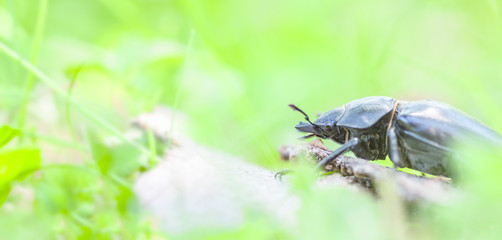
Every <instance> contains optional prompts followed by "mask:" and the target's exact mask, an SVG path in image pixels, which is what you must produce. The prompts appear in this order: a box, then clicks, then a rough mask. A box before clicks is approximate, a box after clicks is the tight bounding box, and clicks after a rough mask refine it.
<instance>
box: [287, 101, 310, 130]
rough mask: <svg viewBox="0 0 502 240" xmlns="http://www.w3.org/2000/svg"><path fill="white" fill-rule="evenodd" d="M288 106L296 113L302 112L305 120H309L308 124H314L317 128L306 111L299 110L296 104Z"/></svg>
mask: <svg viewBox="0 0 502 240" xmlns="http://www.w3.org/2000/svg"><path fill="white" fill-rule="evenodd" d="M288 106H289V107H290V108H291V109H293V110H294V111H298V112H301V113H302V114H303V115H304V116H305V120H307V122H309V123H310V124H312V125H314V126H317V125H316V124H314V123H313V122H311V121H310V119H309V116H308V115H307V114H306V113H305V112H304V111H302V110H301V109H299V108H298V107H297V106H295V105H294V104H288Z"/></svg>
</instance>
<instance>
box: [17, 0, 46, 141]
mask: <svg viewBox="0 0 502 240" xmlns="http://www.w3.org/2000/svg"><path fill="white" fill-rule="evenodd" d="M47 5H48V0H42V1H40V4H39V5H38V6H39V8H38V15H37V19H36V24H37V25H36V28H35V37H34V41H33V49H32V51H31V57H30V63H31V64H32V65H37V62H38V54H39V50H40V44H41V42H42V35H43V32H44V28H45V19H46V16H47ZM34 82H35V79H34V76H33V74H32V72H30V71H28V75H27V77H26V85H25V87H24V94H23V100H22V102H21V109H20V111H19V121H18V128H19V129H21V130H23V129H24V125H25V124H26V112H27V108H28V102H29V101H30V95H31V91H32V90H33V85H34ZM21 137H22V136H21Z"/></svg>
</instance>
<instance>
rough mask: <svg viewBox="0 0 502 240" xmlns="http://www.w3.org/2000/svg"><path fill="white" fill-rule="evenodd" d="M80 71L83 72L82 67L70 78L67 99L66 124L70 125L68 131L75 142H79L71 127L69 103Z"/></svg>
mask: <svg viewBox="0 0 502 240" xmlns="http://www.w3.org/2000/svg"><path fill="white" fill-rule="evenodd" d="M80 70H82V66H79V67H77V69H75V71H74V72H73V74H72V76H71V78H70V87H69V88H68V93H67V97H66V106H65V110H66V111H65V115H66V124H67V125H68V131H69V132H70V136H71V138H72V140H73V142H77V138H76V137H75V132H74V131H73V128H72V127H71V115H70V101H68V99H69V98H70V96H71V93H72V90H73V87H74V86H75V80H77V76H78V74H79V73H80Z"/></svg>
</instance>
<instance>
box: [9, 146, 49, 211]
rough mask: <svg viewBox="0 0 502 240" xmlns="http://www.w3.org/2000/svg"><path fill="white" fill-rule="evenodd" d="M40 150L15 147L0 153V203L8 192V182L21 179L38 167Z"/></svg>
mask: <svg viewBox="0 0 502 240" xmlns="http://www.w3.org/2000/svg"><path fill="white" fill-rule="evenodd" d="M40 162H41V158H40V150H39V149H33V148H23V149H16V150H12V151H7V152H1V153H0V205H1V204H2V203H3V201H5V199H6V198H7V195H8V194H9V192H10V184H11V182H12V181H15V180H22V179H24V178H25V177H26V176H28V175H29V174H31V173H32V172H34V171H36V170H38V169H39V168H40Z"/></svg>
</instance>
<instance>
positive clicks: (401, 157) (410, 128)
mask: <svg viewBox="0 0 502 240" xmlns="http://www.w3.org/2000/svg"><path fill="white" fill-rule="evenodd" d="M289 106H290V107H291V108H292V109H293V110H295V111H299V112H301V113H302V114H303V115H304V116H305V120H306V121H307V122H301V121H300V123H299V124H298V125H296V126H295V128H296V129H297V130H299V131H301V132H306V133H308V134H307V135H306V136H304V137H302V138H303V139H305V138H310V137H319V138H322V139H331V140H333V141H335V142H337V143H339V144H342V146H340V147H339V148H338V149H336V150H335V151H333V152H332V153H331V154H330V155H329V156H327V157H326V158H324V159H323V160H321V161H320V162H319V163H318V164H317V166H316V168H317V169H318V168H322V167H324V166H325V165H326V164H327V163H328V162H330V161H332V160H333V159H335V158H336V157H338V156H339V155H342V154H344V153H345V152H347V151H349V150H350V151H352V152H353V153H354V155H355V156H356V157H359V158H363V159H366V160H377V159H385V158H386V156H387V155H388V156H389V158H390V160H391V161H392V162H393V163H394V166H395V167H408V168H412V169H416V170H419V171H422V172H425V173H429V174H433V175H443V176H450V175H451V166H449V160H448V159H449V157H450V156H452V154H453V149H452V148H451V144H452V143H453V142H455V141H462V140H463V139H467V138H471V139H472V138H479V139H482V140H486V141H487V142H492V143H497V144H500V146H502V136H501V135H499V134H498V133H497V132H495V131H494V130H492V129H491V128H489V127H487V126H486V125H484V124H482V123H481V122H479V121H477V120H475V119H474V118H472V117H470V116H468V115H467V114H465V113H463V112H462V111H460V110H458V109H456V108H454V107H452V106H449V105H447V104H445V103H441V102H437V101H431V100H421V101H401V100H397V99H395V98H390V97H383V96H372V97H365V98H361V99H357V100H354V101H351V102H349V103H347V104H345V105H343V106H341V107H337V108H334V109H332V110H330V111H327V112H325V113H323V114H322V115H321V116H319V117H318V118H317V119H316V120H315V121H314V122H311V121H310V119H309V117H308V115H307V114H306V113H305V112H303V111H302V110H301V109H300V108H298V107H296V106H295V105H293V104H290V105H289Z"/></svg>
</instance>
